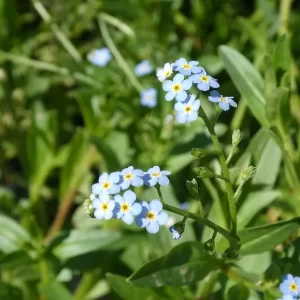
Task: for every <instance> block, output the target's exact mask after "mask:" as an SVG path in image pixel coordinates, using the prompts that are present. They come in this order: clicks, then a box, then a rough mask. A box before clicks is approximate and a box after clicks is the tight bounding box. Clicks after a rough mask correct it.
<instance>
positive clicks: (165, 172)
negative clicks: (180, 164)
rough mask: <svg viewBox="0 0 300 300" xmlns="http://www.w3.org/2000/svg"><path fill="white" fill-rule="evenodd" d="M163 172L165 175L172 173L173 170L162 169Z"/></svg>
mask: <svg viewBox="0 0 300 300" xmlns="http://www.w3.org/2000/svg"><path fill="white" fill-rule="evenodd" d="M161 172H162V173H163V174H165V175H170V174H171V172H170V171H166V170H164V171H161Z"/></svg>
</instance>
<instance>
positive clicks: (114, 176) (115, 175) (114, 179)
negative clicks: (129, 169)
mask: <svg viewBox="0 0 300 300" xmlns="http://www.w3.org/2000/svg"><path fill="white" fill-rule="evenodd" d="M108 180H109V181H110V182H112V183H118V182H119V180H120V174H119V172H113V173H111V174H110V175H109V176H108Z"/></svg>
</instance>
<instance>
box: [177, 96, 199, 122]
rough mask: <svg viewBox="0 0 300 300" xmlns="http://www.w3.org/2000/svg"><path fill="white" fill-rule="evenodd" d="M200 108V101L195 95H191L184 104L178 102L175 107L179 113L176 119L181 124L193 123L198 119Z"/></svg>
mask: <svg viewBox="0 0 300 300" xmlns="http://www.w3.org/2000/svg"><path fill="white" fill-rule="evenodd" d="M199 107H200V100H199V99H197V100H196V96H195V95H189V96H188V97H187V98H186V100H185V101H184V102H177V103H176V104H175V105H174V108H175V110H176V111H177V112H178V113H177V115H176V119H177V121H178V122H179V123H185V122H193V121H195V120H196V119H197V117H198V109H199Z"/></svg>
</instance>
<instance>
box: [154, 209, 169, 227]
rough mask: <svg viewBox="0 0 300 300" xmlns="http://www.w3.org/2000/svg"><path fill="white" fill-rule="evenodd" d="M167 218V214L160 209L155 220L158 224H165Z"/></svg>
mask: <svg viewBox="0 0 300 300" xmlns="http://www.w3.org/2000/svg"><path fill="white" fill-rule="evenodd" d="M168 219H169V216H168V214H167V213H166V212H164V211H162V212H161V213H160V214H159V215H158V216H157V217H156V220H157V222H158V224H159V225H165V224H167V222H168Z"/></svg>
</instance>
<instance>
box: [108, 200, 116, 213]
mask: <svg viewBox="0 0 300 300" xmlns="http://www.w3.org/2000/svg"><path fill="white" fill-rule="evenodd" d="M114 208H115V201H114V200H110V201H109V202H108V209H109V210H110V211H112V210H113V209H114Z"/></svg>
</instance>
